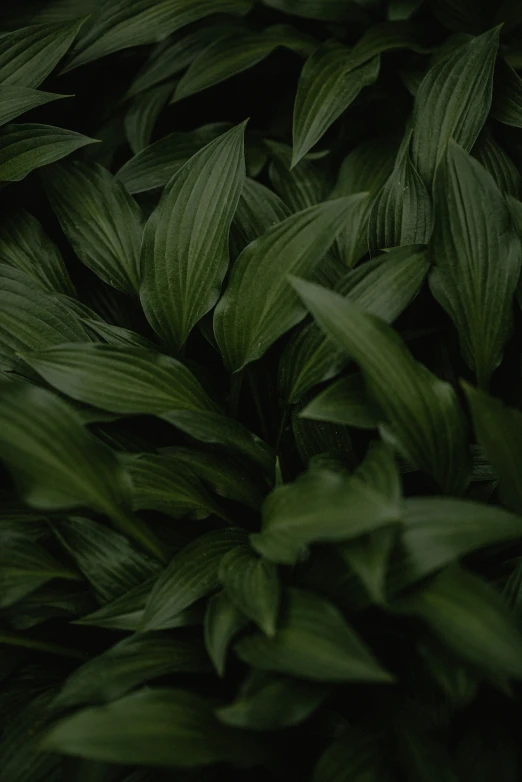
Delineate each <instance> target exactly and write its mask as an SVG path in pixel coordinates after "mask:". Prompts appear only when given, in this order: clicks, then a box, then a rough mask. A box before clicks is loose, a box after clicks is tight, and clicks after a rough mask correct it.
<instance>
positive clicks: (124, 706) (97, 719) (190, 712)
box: [43, 689, 261, 768]
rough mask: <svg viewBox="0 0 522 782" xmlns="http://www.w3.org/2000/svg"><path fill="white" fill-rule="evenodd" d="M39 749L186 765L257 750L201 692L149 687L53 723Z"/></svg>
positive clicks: (239, 759) (247, 757)
mask: <svg viewBox="0 0 522 782" xmlns="http://www.w3.org/2000/svg"><path fill="white" fill-rule="evenodd" d="M43 747H44V749H46V750H47V751H49V752H60V753H65V754H67V755H78V756H80V757H84V758H91V759H92V760H105V761H107V762H109V763H120V764H124V765H130V764H136V765H145V766H173V767H181V768H192V767H193V766H204V765H208V764H210V763H217V762H224V761H226V762H230V763H233V764H235V765H237V764H239V765H244V764H248V763H249V761H250V762H252V763H256V762H257V761H259V759H260V756H261V750H260V748H259V750H258V751H256V750H257V749H258V748H257V746H256V745H253V740H252V739H251V738H250V737H249V736H248V734H244V733H237V732H236V731H234V730H232V729H231V728H227V727H225V726H224V725H222V724H221V723H219V722H218V721H217V719H216V718H215V717H214V714H213V711H212V707H211V705H210V704H209V703H208V702H207V701H206V700H205V699H204V698H202V697H201V696H199V695H194V694H192V693H190V692H186V691H184V690H174V689H153V690H142V691H140V692H137V693H133V694H132V695H127V696H126V697H124V698H121V699H119V700H117V701H115V702H113V703H110V704H107V705H105V706H97V707H93V708H90V709H84V710H83V711H80V712H77V713H76V714H73V715H72V716H70V717H66V718H65V719H63V720H61V721H60V722H58V723H56V724H55V725H54V726H53V727H52V728H51V729H50V731H48V733H47V735H46V737H45V739H44V742H43Z"/></svg>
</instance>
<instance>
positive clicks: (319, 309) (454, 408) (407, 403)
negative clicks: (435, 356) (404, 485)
mask: <svg viewBox="0 0 522 782" xmlns="http://www.w3.org/2000/svg"><path fill="white" fill-rule="evenodd" d="M294 286H295V288H296V290H298V292H299V295H300V296H301V298H302V299H303V301H304V302H305V304H306V305H307V307H308V308H309V309H310V311H311V313H312V315H313V316H314V318H315V319H316V320H317V322H318V324H319V326H320V327H321V328H322V329H323V330H324V331H325V333H326V334H327V335H328V336H329V337H330V338H331V339H332V340H333V341H334V342H335V343H337V344H338V345H339V346H340V347H342V348H343V349H344V350H346V352H347V353H348V354H349V355H350V356H351V357H352V358H353V359H354V360H355V361H356V362H357V363H358V364H359V366H360V368H361V370H362V372H363V375H364V378H365V381H366V386H367V389H368V391H369V394H370V396H371V398H372V399H373V400H374V401H375V403H376V404H377V405H378V406H379V408H380V409H381V411H382V415H383V430H384V432H385V433H386V435H387V436H388V437H390V436H391V438H392V440H393V442H394V443H395V444H396V446H397V447H398V448H399V449H400V451H401V452H402V455H403V456H404V458H406V459H407V460H408V461H409V462H410V463H411V464H413V465H415V466H416V467H418V468H419V469H421V470H424V471H425V472H427V473H428V474H430V475H432V477H433V478H434V479H435V480H436V482H437V483H438V484H439V485H440V486H441V487H442V489H443V490H444V491H445V492H446V493H449V494H452V493H455V494H459V493H461V492H463V491H464V489H465V488H466V485H467V483H468V479H469V456H468V452H467V436H466V422H465V419H464V416H463V413H462V410H461V408H460V406H459V402H458V399H457V395H456V393H455V391H454V389H453V388H452V387H451V386H450V385H449V383H446V382H444V381H442V380H439V378H437V377H436V376H435V375H433V374H432V373H431V372H430V371H429V370H428V369H427V368H426V367H425V366H424V365H422V364H419V363H418V362H416V361H415V360H414V359H413V357H412V356H411V354H410V353H409V352H408V350H407V348H406V346H405V345H404V343H403V342H402V340H401V339H400V337H399V336H398V335H397V334H396V333H395V332H394V331H393V330H392V329H391V328H390V327H389V326H387V325H386V324H385V323H384V322H383V321H381V320H378V319H377V318H375V317H374V316H372V315H367V314H366V313H364V312H362V311H361V310H360V309H359V308H358V307H357V306H355V305H354V304H350V303H349V302H348V301H346V300H345V299H343V298H342V297H341V296H339V295H338V294H337V293H333V292H331V291H327V290H325V289H324V288H321V287H319V286H318V285H314V284H312V283H308V282H304V281H298V280H295V281H294Z"/></svg>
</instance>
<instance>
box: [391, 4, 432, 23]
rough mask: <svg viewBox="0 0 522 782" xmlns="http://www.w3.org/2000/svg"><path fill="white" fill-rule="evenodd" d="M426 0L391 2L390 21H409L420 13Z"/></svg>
mask: <svg viewBox="0 0 522 782" xmlns="http://www.w3.org/2000/svg"><path fill="white" fill-rule="evenodd" d="M423 2H424V0H390V2H389V4H388V19H391V20H393V21H399V20H403V19H409V18H410V17H411V16H413V15H414V14H415V12H416V11H418V9H419V7H420V6H421V5H422V4H423Z"/></svg>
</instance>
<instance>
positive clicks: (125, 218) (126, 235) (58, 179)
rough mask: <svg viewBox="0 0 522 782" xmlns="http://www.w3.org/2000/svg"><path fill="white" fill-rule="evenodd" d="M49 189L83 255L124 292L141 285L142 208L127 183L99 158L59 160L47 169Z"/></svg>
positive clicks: (73, 242) (59, 215)
mask: <svg viewBox="0 0 522 782" xmlns="http://www.w3.org/2000/svg"><path fill="white" fill-rule="evenodd" d="M44 183H45V190H46V194H47V197H48V199H49V201H50V203H51V206H52V208H53V210H54V212H55V214H56V216H57V218H58V220H59V221H60V225H61V226H62V230H63V232H64V233H65V235H66V236H67V239H68V240H69V242H70V243H71V245H72V247H73V249H74V251H75V253H76V255H77V256H78V258H80V260H81V261H82V262H83V263H84V264H85V265H86V266H88V267H89V268H90V269H92V271H93V272H94V273H95V274H97V275H98V276H99V277H100V278H101V279H102V280H103V281H104V282H106V283H108V284H109V285H112V286H114V287H115V288H118V289H119V290H121V291H123V292H124V293H129V294H132V293H134V294H136V292H137V291H138V287H139V258H140V247H141V233H142V229H141V213H140V210H139V207H138V206H137V204H136V203H135V201H134V200H133V199H132V197H131V196H130V195H129V194H128V193H127V191H126V189H125V188H124V187H123V185H121V184H120V183H119V182H118V181H117V180H115V179H114V177H113V176H112V175H111V174H110V173H109V172H108V171H107V169H105V168H103V166H100V165H97V164H95V163H91V164H86V163H80V162H78V161H75V162H74V163H60V164H58V165H55V166H53V167H52V168H51V169H49V170H48V171H47V172H46V173H45V177H44Z"/></svg>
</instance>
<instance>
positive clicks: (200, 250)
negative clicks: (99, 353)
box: [140, 123, 245, 350]
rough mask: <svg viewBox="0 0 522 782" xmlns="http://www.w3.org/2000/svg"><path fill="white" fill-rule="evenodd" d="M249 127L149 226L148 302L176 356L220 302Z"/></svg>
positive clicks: (168, 199) (219, 146) (176, 185)
mask: <svg viewBox="0 0 522 782" xmlns="http://www.w3.org/2000/svg"><path fill="white" fill-rule="evenodd" d="M244 128H245V125H244V123H243V124H242V125H238V126H237V127H235V128H233V129H232V130H230V131H228V133H225V134H223V135H222V136H220V137H219V138H217V139H216V140H215V141H213V142H211V143H210V144H209V145H208V146H206V147H205V148H204V149H202V150H201V151H200V152H198V153H197V154H196V155H195V156H194V157H193V158H191V159H190V160H189V161H188V163H187V164H186V165H185V166H183V168H182V169H181V170H180V171H179V172H178V174H175V175H174V177H173V178H172V179H171V181H170V182H169V184H168V186H167V187H166V188H165V190H164V192H163V196H162V198H161V201H160V203H159V206H158V207H157V209H156V210H155V211H154V213H153V214H152V215H151V217H150V219H149V222H148V223H147V225H146V227H145V233H144V237H143V248H142V275H143V276H142V283H141V288H140V297H141V303H142V305H143V309H144V311H145V315H146V316H147V320H148V321H149V323H150V324H151V326H152V327H153V328H154V330H155V331H156V332H157V334H158V335H159V336H160V337H161V339H162V340H163V342H165V343H166V344H167V345H169V346H171V347H173V348H174V349H175V350H179V349H180V348H181V347H182V346H183V345H184V343H185V341H186V339H187V337H188V336H189V334H190V332H191V331H192V329H193V327H194V326H195V325H196V323H197V322H198V321H199V320H201V318H202V317H203V316H204V315H205V314H206V313H207V312H208V311H209V310H210V309H211V308H212V307H213V306H214V304H215V303H216V301H217V300H218V297H219V291H220V288H221V285H222V282H223V279H224V277H225V274H226V271H227V266H228V261H229V258H228V234H229V231H230V225H231V223H232V218H233V216H234V212H235V210H236V207H237V203H238V201H239V196H240V194H241V189H242V187H243V182H244V179H245V162H244V145H243V135H244Z"/></svg>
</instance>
